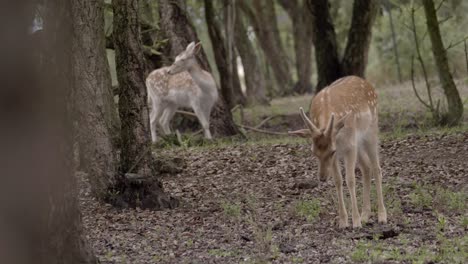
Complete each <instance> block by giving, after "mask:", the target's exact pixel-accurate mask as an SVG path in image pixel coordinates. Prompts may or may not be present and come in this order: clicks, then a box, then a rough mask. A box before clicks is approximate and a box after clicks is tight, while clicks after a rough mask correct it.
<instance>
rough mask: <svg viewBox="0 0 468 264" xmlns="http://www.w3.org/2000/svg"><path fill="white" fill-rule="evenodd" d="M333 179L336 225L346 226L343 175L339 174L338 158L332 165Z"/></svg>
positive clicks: (346, 215) (346, 214)
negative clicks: (336, 208)
mask: <svg viewBox="0 0 468 264" xmlns="http://www.w3.org/2000/svg"><path fill="white" fill-rule="evenodd" d="M333 179H334V181H335V188H336V194H337V198H338V226H339V227H340V228H345V227H348V226H349V224H348V213H347V212H346V206H345V202H344V198H343V177H342V176H341V172H340V167H339V163H338V159H337V160H335V164H334V165H333Z"/></svg>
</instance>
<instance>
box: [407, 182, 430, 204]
mask: <svg viewBox="0 0 468 264" xmlns="http://www.w3.org/2000/svg"><path fill="white" fill-rule="evenodd" d="M409 197H410V200H411V203H412V204H413V205H414V206H415V207H417V208H420V209H430V208H432V199H433V197H432V195H431V194H430V193H429V191H428V190H427V189H425V188H423V187H421V186H420V185H416V186H415V189H414V191H413V192H411V193H410V196H409Z"/></svg>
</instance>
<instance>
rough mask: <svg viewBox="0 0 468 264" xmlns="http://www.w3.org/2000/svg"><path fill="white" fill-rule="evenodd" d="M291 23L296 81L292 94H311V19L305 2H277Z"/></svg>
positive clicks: (280, 0)
mask: <svg viewBox="0 0 468 264" xmlns="http://www.w3.org/2000/svg"><path fill="white" fill-rule="evenodd" d="M278 3H279V4H280V5H281V6H282V7H283V8H284V10H286V12H287V13H288V15H289V17H290V18H291V21H292V27H293V36H294V52H295V55H296V69H297V77H298V81H297V83H296V84H295V85H294V92H295V93H298V94H304V93H310V92H312V84H311V77H312V35H313V33H312V29H313V27H312V26H311V25H312V17H311V15H310V12H309V11H307V8H306V6H305V1H300V0H298V1H290V0H279V1H278Z"/></svg>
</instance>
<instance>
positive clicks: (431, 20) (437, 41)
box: [422, 0, 463, 126]
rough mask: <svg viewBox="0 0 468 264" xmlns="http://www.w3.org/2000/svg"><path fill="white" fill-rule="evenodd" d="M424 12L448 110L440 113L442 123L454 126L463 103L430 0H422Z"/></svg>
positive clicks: (459, 115)
mask: <svg viewBox="0 0 468 264" xmlns="http://www.w3.org/2000/svg"><path fill="white" fill-rule="evenodd" d="M422 3H423V6H424V13H425V14H426V24H427V30H428V33H429V37H430V38H431V44H432V53H433V55H434V58H435V61H436V66H437V72H438V75H439V79H440V82H441V84H442V88H443V89H444V93H445V96H446V98H447V107H448V112H447V113H445V114H443V115H442V120H441V122H442V124H443V125H449V126H454V125H457V124H458V123H459V122H460V119H461V117H462V115H463V103H462V100H461V98H460V94H459V92H458V90H457V87H456V85H455V82H454V81H453V78H452V74H451V73H450V68H449V64H448V60H447V52H446V50H445V47H444V43H443V42H442V37H441V35H440V28H439V22H438V20H437V13H436V10H435V7H434V2H433V1H432V0H423V1H422Z"/></svg>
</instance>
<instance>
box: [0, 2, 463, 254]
mask: <svg viewBox="0 0 468 264" xmlns="http://www.w3.org/2000/svg"><path fill="white" fill-rule="evenodd" d="M467 13H468V1H463V0H352V1H351V0H213V1H212V0H29V1H17V3H16V2H12V3H0V25H1V26H0V36H3V40H4V41H2V42H1V43H0V58H2V60H0V78H1V79H0V83H1V84H2V90H1V93H0V99H1V101H0V114H1V116H2V123H4V124H3V125H2V129H0V141H1V144H2V148H0V160H1V161H0V162H1V163H0V164H1V165H0V166H1V168H2V169H3V170H4V172H2V174H3V175H5V177H4V184H2V185H0V208H1V209H2V214H1V215H0V262H1V263H467V262H468V253H467V252H468V236H467V235H466V231H467V230H468V210H467V209H468V208H467V202H468V168H467V163H466V161H467V160H468V144H467V142H468V116H467V114H466V110H467V109H468V32H467V30H466V28H468V16H467V15H466V14H467ZM192 42H194V43H193V44H192V45H189V44H190V43H192ZM198 42H200V43H201V46H197V45H196V44H195V43H198ZM181 54H182V55H184V56H181ZM187 54H189V55H191V56H192V55H193V57H189V56H188V55H187ZM178 55H179V56H178ZM192 59H193V60H194V61H195V63H194V64H192V65H191V67H195V69H196V70H200V71H199V73H200V72H201V73H202V74H201V75H198V76H202V77H204V78H205V79H203V78H201V80H202V81H200V80H197V79H196V78H195V77H193V76H197V75H191V74H192V73H190V74H189V75H186V76H189V77H190V78H191V79H190V80H189V81H187V80H185V81H186V83H195V84H197V85H199V86H200V84H202V85H203V84H206V83H208V84H207V86H210V84H211V83H210V82H209V80H210V79H209V78H211V77H207V76H211V75H212V76H213V78H214V80H215V83H216V85H215V86H216V87H215V88H216V91H218V93H219V97H217V100H216V101H215V102H214V103H213V104H214V106H213V108H212V109H211V112H210V116H209V119H210V122H209V125H206V126H203V121H202V119H200V115H199V113H197V111H196V110H195V109H190V108H179V109H175V110H177V111H175V110H174V111H175V112H174V113H172V114H175V115H174V118H173V119H172V121H171V118H172V116H171V114H167V116H166V117H165V118H168V120H169V121H171V122H170V124H169V126H168V127H164V125H163V124H161V126H162V130H163V131H160V130H161V129H159V128H158V129H157V130H158V131H157V136H158V137H157V138H156V137H155V135H156V133H154V132H155V131H152V129H151V128H153V125H152V124H153V123H154V120H155V119H154V115H155V114H154V113H155V112H154V110H155V109H156V107H158V106H159V105H157V104H154V101H153V100H154V98H153V97H152V96H150V95H149V94H150V93H149V89H148V87H147V86H148V83H149V82H148V81H147V80H146V79H147V77H148V76H149V75H150V74H151V73H152V72H153V73H154V70H156V69H159V68H162V67H165V66H171V65H175V64H176V63H175V62H178V63H187V64H188V62H187V61H189V60H192ZM193 65H195V66H193ZM183 66H186V65H183ZM168 69H170V70H173V67H171V68H168ZM190 69H192V70H193V69H194V68H190ZM170 70H168V71H166V72H165V73H169V71H170ZM185 73H186V72H185ZM203 74H205V75H203ZM348 75H357V76H360V77H362V78H365V79H366V80H368V81H369V82H370V83H371V84H372V85H374V86H375V90H376V93H377V94H378V119H379V129H380V133H379V137H380V139H381V142H380V143H379V144H380V145H379V147H380V148H379V149H380V159H381V167H382V173H383V184H382V185H383V190H382V194H381V192H380V191H379V190H376V188H374V187H372V188H371V194H370V196H371V200H372V211H373V212H374V213H373V215H371V217H370V221H369V222H367V223H363V226H362V227H361V228H345V229H339V228H338V226H337V224H338V223H337V222H338V215H337V213H336V208H337V207H338V206H339V202H338V201H337V199H336V192H335V188H334V183H333V181H332V180H331V179H328V181H325V182H319V181H318V160H317V158H315V157H314V156H313V154H312V151H311V149H310V142H309V141H308V140H304V139H301V138H297V137H292V136H291V135H289V134H288V131H293V130H298V129H302V128H304V127H305V125H304V122H303V120H302V118H301V116H300V115H299V110H298V109H299V108H300V107H303V108H304V109H310V103H311V100H312V98H314V96H316V94H317V93H319V92H320V91H321V90H322V89H324V88H325V87H327V86H328V85H330V84H331V83H333V82H334V81H336V80H338V79H339V78H341V77H344V76H348ZM162 76H163V77H161V78H160V79H158V78H156V80H155V83H160V82H163V81H165V80H166V79H164V78H166V77H165V76H166V75H162ZM206 80H208V81H206ZM159 81H160V82H159ZM190 81H191V82H190ZM203 81H205V82H203ZM181 86H182V85H181ZM210 87H211V88H213V87H214V85H211V86H210ZM178 88H180V87H175V88H173V89H178ZM192 88H193V87H192ZM204 88H206V87H204ZM208 88H209V87H208ZM363 88H364V87H363ZM368 102H369V103H370V101H368ZM192 108H193V107H192ZM164 115H165V114H163V116H164ZM199 120H200V121H199ZM200 123H202V125H201V124H200ZM206 128H208V132H209V131H211V133H212V134H213V137H214V139H210V137H207V133H206ZM167 131H170V133H166V132H167ZM172 131H173V132H172ZM152 132H153V133H152ZM162 132H164V133H162ZM203 135H204V136H205V137H203ZM156 139H157V140H156ZM151 140H153V142H152V141H151ZM356 175H357V180H356V181H357V182H358V183H359V184H356V187H357V188H356V190H357V193H358V202H359V204H361V203H363V201H362V200H363V199H364V198H362V197H363V196H364V195H363V193H364V191H363V188H361V184H360V182H361V179H363V178H364V176H365V174H364V175H362V173H361V172H360V171H359V172H358V171H357V172H356ZM346 183H347V181H346ZM345 189H346V191H345V193H346V195H345V196H346V197H345V200H346V203H347V208H348V209H349V208H350V202H349V200H350V197H349V195H348V192H347V188H345ZM378 195H379V196H383V198H384V201H385V206H386V208H387V213H388V223H378V222H377V216H376V213H375V212H376V211H377V206H376V204H374V201H375V200H376V198H377V196H378Z"/></svg>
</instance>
